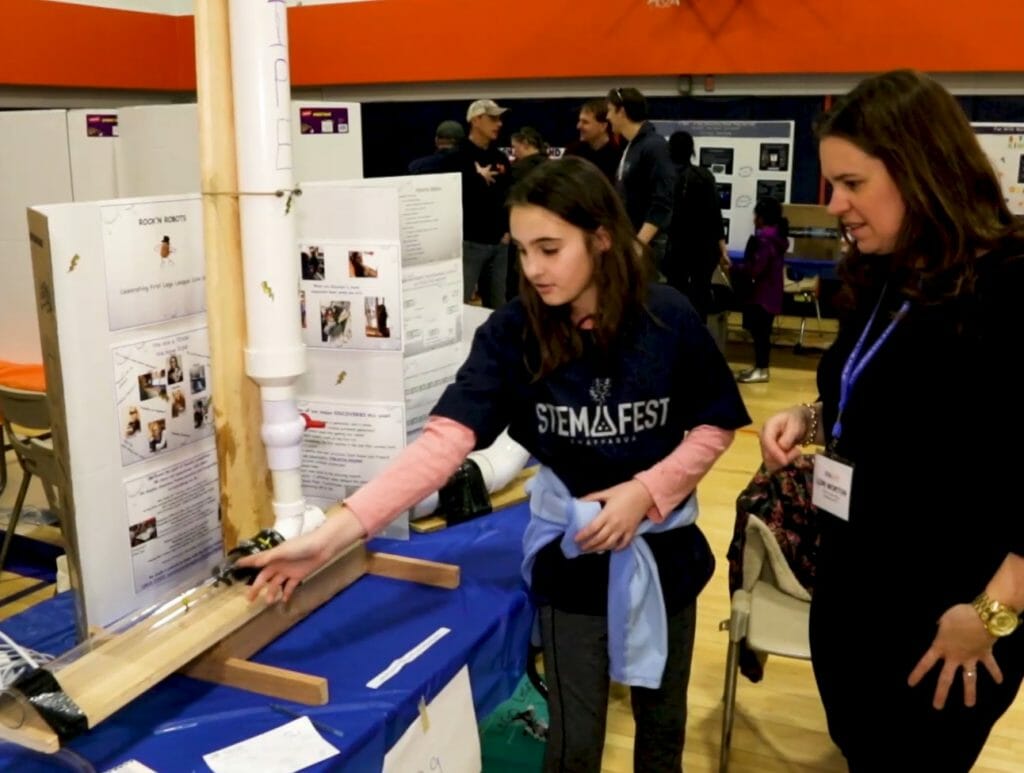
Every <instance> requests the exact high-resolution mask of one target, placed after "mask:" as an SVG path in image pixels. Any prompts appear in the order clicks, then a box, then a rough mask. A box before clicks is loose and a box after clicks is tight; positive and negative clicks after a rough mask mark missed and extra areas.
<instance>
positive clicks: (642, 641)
mask: <svg viewBox="0 0 1024 773" xmlns="http://www.w3.org/2000/svg"><path fill="white" fill-rule="evenodd" d="M526 490H527V491H528V492H529V494H530V516H531V517H530V523H529V524H528V525H527V527H526V532H525V533H524V534H523V566H522V573H523V578H524V579H525V580H526V584H527V585H529V584H530V582H531V581H532V579H533V564H534V561H535V560H536V558H537V553H538V552H540V550H541V548H543V547H544V546H545V545H547V544H549V543H551V542H553V541H554V540H556V539H558V538H559V537H561V548H562V553H563V554H564V555H565V557H566V558H576V557H577V556H579V555H581V551H580V548H579V545H577V544H576V535H577V534H578V533H579V531H580V530H581V529H583V527H585V526H586V525H587V524H588V523H590V522H591V521H592V520H594V518H596V517H597V515H598V513H600V512H601V508H602V505H601V503H600V502H584V501H582V500H580V499H576V498H574V497H573V496H572V495H571V494H570V493H569V489H568V488H566V486H565V484H564V483H563V482H562V481H561V480H560V479H559V477H558V476H557V475H555V473H553V472H552V471H551V470H550V469H549V468H548V467H541V468H540V469H539V471H538V472H537V474H536V475H535V476H534V477H533V478H532V479H531V480H530V481H529V482H528V483H527V484H526ZM696 520H697V495H696V493H695V494H693V495H692V496H690V497H688V498H687V499H686V501H685V502H684V503H683V504H682V506H680V507H678V508H676V509H675V510H673V511H672V512H671V513H669V515H668V517H667V518H665V520H664V521H662V522H661V523H655V522H654V521H652V520H651V519H650V518H644V519H643V520H642V521H641V522H640V525H639V527H638V528H637V530H636V537H635V538H634V539H633V541H632V542H631V543H630V544H629V547H627V548H625V549H623V550H615V551H612V552H611V555H610V563H609V570H608V660H609V675H610V676H611V678H612V679H614V680H615V681H616V682H619V683H621V684H628V685H632V686H635V687H648V688H651V689H657V688H658V687H660V686H661V675H662V673H663V672H664V670H665V658H666V657H667V655H668V622H667V620H666V616H665V602H664V599H663V597H662V593H661V580H660V578H659V577H658V566H657V564H656V563H655V561H654V555H653V554H652V553H651V549H650V547H649V546H648V545H647V541H646V540H644V539H643V538H642V535H644V534H647V533H650V532H662V531H668V530H669V529H677V528H679V527H680V526H689V525H690V524H692V523H694V522H695V521H696Z"/></svg>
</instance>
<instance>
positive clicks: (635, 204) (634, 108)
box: [608, 88, 676, 271]
mask: <svg viewBox="0 0 1024 773" xmlns="http://www.w3.org/2000/svg"><path fill="white" fill-rule="evenodd" d="M608 122H609V123H610V124H611V126H612V130H613V131H614V132H615V133H616V134H619V135H621V136H622V138H623V139H625V140H626V142H627V143H628V144H627V145H626V148H625V150H623V151H622V159H621V161H620V162H619V170H618V173H617V174H616V187H617V189H618V191H619V193H620V195H621V196H622V200H623V202H625V204H626V214H628V215H629V220H630V222H631V223H632V224H633V228H634V229H635V230H636V236H637V239H639V240H640V242H641V243H643V244H646V245H647V246H648V247H650V249H651V258H652V259H653V261H654V266H655V268H657V269H658V270H659V271H660V270H661V267H662V263H663V262H664V258H665V245H666V242H667V240H668V225H669V222H670V221H671V220H672V190H673V188H674V187H675V183H676V170H675V168H674V167H673V166H672V160H671V159H670V158H669V155H668V145H667V144H666V143H665V140H664V139H662V138H661V137H659V136H658V133H657V132H656V131H655V130H654V125H653V124H652V123H651V122H650V121H648V120H647V100H646V99H645V98H644V95H643V94H641V93H640V92H639V91H637V90H636V89H631V88H623V89H612V90H611V91H609V92H608Z"/></svg>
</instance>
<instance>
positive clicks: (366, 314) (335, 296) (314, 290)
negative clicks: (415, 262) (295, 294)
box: [299, 239, 402, 351]
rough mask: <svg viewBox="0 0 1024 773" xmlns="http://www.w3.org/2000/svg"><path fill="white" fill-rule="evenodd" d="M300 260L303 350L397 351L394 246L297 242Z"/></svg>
mask: <svg viewBox="0 0 1024 773" xmlns="http://www.w3.org/2000/svg"><path fill="white" fill-rule="evenodd" d="M299 256H300V261H301V262H302V270H303V274H302V276H303V277H304V279H303V281H302V282H301V283H300V284H301V286H300V288H299V315H300V320H299V323H300V325H301V328H302V339H303V341H304V342H305V343H306V345H307V346H311V347H318V348H327V349H362V350H370V351H401V349H402V324H401V317H402V311H401V300H402V295H401V292H402V288H401V285H400V280H401V276H402V269H401V263H400V258H401V250H400V249H399V246H398V244H397V243H390V244H388V243H378V244H369V243H355V242H339V241H330V240H313V239H309V240H303V241H301V242H300V244H299ZM306 277H312V278H306Z"/></svg>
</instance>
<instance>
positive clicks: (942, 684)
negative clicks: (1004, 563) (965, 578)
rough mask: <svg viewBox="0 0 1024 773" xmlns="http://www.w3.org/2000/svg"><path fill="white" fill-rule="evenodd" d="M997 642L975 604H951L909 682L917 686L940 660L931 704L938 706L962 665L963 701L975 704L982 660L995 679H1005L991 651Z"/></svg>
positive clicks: (940, 620) (944, 703) (941, 703)
mask: <svg viewBox="0 0 1024 773" xmlns="http://www.w3.org/2000/svg"><path fill="white" fill-rule="evenodd" d="M994 643H995V638H994V637H993V636H992V635H991V634H990V633H989V632H988V631H987V630H986V629H985V625H984V624H983V623H982V622H981V618H980V617H978V613H977V612H975V611H974V607H972V606H971V605H970V604H957V605H956V606H953V607H950V608H949V609H947V610H946V612H945V613H944V614H943V615H942V617H940V618H939V630H938V631H937V632H936V634H935V639H934V641H932V646H931V647H929V648H928V651H927V652H925V653H924V657H922V658H921V660H919V661H918V663H917V665H916V666H915V667H914V670H913V671H912V672H911V673H910V676H909V677H908V678H907V684H909V685H910V686H911V687H916V686H917V684H918V682H920V681H921V679H923V678H924V676H925V674H927V673H928V672H929V671H931V670H932V668H934V667H935V664H936V663H938V662H939V661H940V660H941V661H943V663H942V671H941V673H940V674H939V680H938V683H937V684H936V685H935V698H934V700H933V701H932V705H933V706H934V707H935V708H937V709H941V708H942V707H943V706H945V705H946V698H947V697H948V695H949V688H950V687H951V686H952V684H953V680H954V679H955V678H956V675H957V671H958V670H959V669H960V668H963V674H962V677H961V678H962V679H963V680H964V705H965V706H973V705H974V702H975V700H976V698H977V695H978V693H977V687H978V664H979V663H981V664H983V665H984V666H985V668H986V670H987V671H988V672H989V673H990V674H991V675H992V678H993V679H994V680H995V681H996V682H1002V681H1003V672H1002V671H1000V670H999V664H998V663H996V659H995V656H994V655H993V654H992V645H993V644H994Z"/></svg>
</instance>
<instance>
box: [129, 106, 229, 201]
mask: <svg viewBox="0 0 1024 773" xmlns="http://www.w3.org/2000/svg"><path fill="white" fill-rule="evenodd" d="M225 109H229V110H230V106H229V107H227V108H225ZM117 112H118V137H117V140H116V141H115V143H114V166H115V176H116V179H117V195H118V196H119V197H124V198H132V197H137V196H168V195H173V194H185V193H195V192H197V191H198V190H200V185H199V113H198V110H197V108H196V105H195V104H194V103H190V104H181V105H141V106H138V107H123V108H121V109H120V110H118V111H117Z"/></svg>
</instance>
